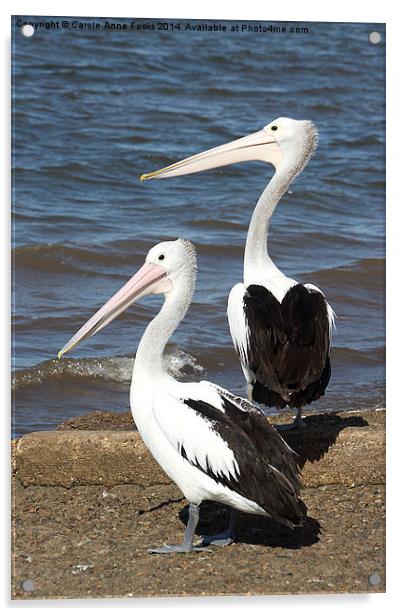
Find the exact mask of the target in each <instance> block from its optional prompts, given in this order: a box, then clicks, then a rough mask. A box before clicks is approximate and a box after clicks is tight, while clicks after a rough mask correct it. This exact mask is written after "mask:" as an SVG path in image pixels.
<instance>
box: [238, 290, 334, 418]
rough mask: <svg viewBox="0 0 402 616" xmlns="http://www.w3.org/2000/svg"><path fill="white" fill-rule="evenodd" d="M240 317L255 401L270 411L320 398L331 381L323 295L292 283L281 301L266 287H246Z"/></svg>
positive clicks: (328, 327) (327, 315)
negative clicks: (246, 330)
mask: <svg viewBox="0 0 402 616" xmlns="http://www.w3.org/2000/svg"><path fill="white" fill-rule="evenodd" d="M244 313H245V318H246V321H247V324H248V327H249V337H248V348H247V359H248V367H249V370H251V372H252V373H253V374H254V375H255V379H256V381H257V384H256V386H255V387H254V390H253V397H254V399H255V400H257V401H260V402H264V403H266V404H268V405H270V406H279V407H283V406H285V405H286V404H289V405H290V406H302V405H304V404H307V403H309V402H312V401H313V400H316V399H317V398H319V397H320V396H321V395H323V393H324V391H325V388H326V386H327V384H328V381H329V376H330V361H329V347H330V338H331V325H332V322H331V316H332V311H331V314H330V312H329V310H328V305H327V302H326V301H325V298H324V296H323V294H322V293H321V292H320V291H319V290H318V289H316V288H313V287H311V286H310V287H305V286H303V285H301V284H296V285H295V286H293V287H291V288H290V289H289V291H288V292H287V293H286V294H285V296H284V298H283V300H282V302H279V301H278V300H277V299H276V298H275V297H274V295H273V294H272V293H271V292H270V291H269V290H268V289H266V288H265V287H263V286H261V285H250V286H249V287H248V288H247V293H246V294H245V296H244ZM263 388H266V392H264V391H263Z"/></svg>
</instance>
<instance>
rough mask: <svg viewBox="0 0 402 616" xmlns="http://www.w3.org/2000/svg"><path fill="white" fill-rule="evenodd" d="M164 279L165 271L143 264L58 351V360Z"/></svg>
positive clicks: (155, 266)
mask: <svg viewBox="0 0 402 616" xmlns="http://www.w3.org/2000/svg"><path fill="white" fill-rule="evenodd" d="M163 278H166V270H165V269H164V268H163V267H161V266H159V265H153V264H151V263H144V265H143V266H142V267H141V269H140V270H139V271H138V272H137V273H136V274H135V275H134V276H133V277H132V278H130V280H129V281H128V282H126V284H125V285H124V286H123V287H122V288H121V289H120V291H117V293H115V295H113V297H111V298H110V299H109V301H108V302H106V304H105V305H104V306H102V308H100V309H99V310H98V312H96V313H95V314H94V315H93V316H92V317H91V318H90V319H89V320H88V321H87V322H86V323H85V325H83V326H82V327H81V329H80V330H79V331H78V332H77V333H76V334H75V335H74V336H73V337H72V338H70V340H69V341H68V342H67V344H65V345H64V347H63V348H62V349H61V351H59V353H58V358H59V359H61V357H62V356H63V355H64V354H65V353H67V351H71V349H73V348H74V347H75V346H77V344H78V343H79V342H82V341H83V340H85V339H86V338H89V337H90V336H93V335H94V334H96V333H97V332H99V331H100V330H101V329H103V328H104V327H105V326H106V325H107V324H108V323H110V321H113V319H115V318H116V317H117V316H118V315H119V314H121V313H122V312H124V310H126V308H128V307H129V306H130V305H131V304H132V303H134V302H135V301H136V300H138V299H140V297H143V296H144V295H149V294H150V293H153V292H154V291H156V288H157V286H158V283H159V282H160V281H161V280H162V279H163Z"/></svg>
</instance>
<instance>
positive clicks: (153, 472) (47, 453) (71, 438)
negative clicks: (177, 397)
mask: <svg viewBox="0 0 402 616" xmlns="http://www.w3.org/2000/svg"><path fill="white" fill-rule="evenodd" d="M105 415H106V416H107V414H105ZM122 421H127V418H125V419H123V420H122ZM307 422H308V427H307V428H305V429H304V430H297V431H291V432H288V433H283V436H284V438H285V440H287V442H288V443H289V445H290V446H291V447H293V449H294V450H295V451H296V452H297V453H298V454H299V456H300V464H301V466H302V467H303V483H304V486H305V487H306V488H309V487H319V486H323V485H344V486H349V487H353V486H355V485H362V484H381V483H384V481H385V434H384V427H385V414H384V412H382V411H377V412H373V411H371V412H366V413H364V412H362V413H361V414H359V415H357V414H347V413H344V414H341V415H324V416H321V417H320V416H312V417H308V418H307ZM105 425H108V426H109V425H110V422H109V423H108V421H107V420H106V419H105ZM98 427H99V423H98ZM318 461H319V463H318V464H317V462H318ZM13 467H14V471H15V473H16V476H17V478H18V479H19V481H20V482H21V483H22V485H23V486H25V487H26V486H29V485H36V486H39V485H40V486H61V487H65V488H69V487H72V486H74V485H103V486H106V487H112V486H115V485H120V484H133V485H137V486H139V487H148V486H153V485H160V484H169V483H170V480H169V479H168V477H167V476H166V475H165V474H164V472H163V471H162V470H161V468H160V467H159V465H158V464H157V463H156V462H155V461H154V460H153V458H152V456H151V455H150V454H149V452H148V450H147V449H146V447H145V445H144V444H143V442H142V440H141V438H140V436H139V434H138V432H136V431H129V430H127V429H126V430H124V429H123V430H121V429H120V430H119V429H114V430H108V429H107V430H99V429H98V430H94V429H84V430H83V429H77V428H76V427H75V426H74V429H72V430H68V429H64V430H62V431H55V432H33V433H31V434H27V435H26V436H23V437H22V438H20V439H19V440H17V441H16V442H15V443H14V448H13Z"/></svg>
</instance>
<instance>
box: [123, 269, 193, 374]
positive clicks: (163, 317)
mask: <svg viewBox="0 0 402 616" xmlns="http://www.w3.org/2000/svg"><path fill="white" fill-rule="evenodd" d="M194 283H195V276H194V277H193V278H191V277H190V276H187V277H186V276H182V277H181V278H180V282H179V281H176V284H175V286H174V287H173V289H172V291H169V292H168V293H166V295H165V301H164V303H163V306H162V308H161V310H160V311H159V313H158V314H157V315H156V317H155V318H154V319H153V320H152V321H151V323H150V324H149V325H148V327H147V328H146V330H145V332H144V334H143V336H142V338H141V341H140V343H139V345H138V349H137V354H136V357H135V362H134V368H133V378H132V385H134V384H135V383H138V382H141V381H142V380H143V378H144V377H151V378H155V377H158V376H161V375H163V374H165V373H166V367H165V362H164V358H163V352H164V350H165V347H166V345H167V343H168V342H169V339H170V337H171V335H172V334H173V332H174V331H175V330H176V328H177V327H178V325H179V324H180V323H181V321H182V320H183V318H184V316H185V314H186V312H187V310H188V307H189V305H190V303H191V299H192V295H193V290H194Z"/></svg>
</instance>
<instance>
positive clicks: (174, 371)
mask: <svg viewBox="0 0 402 616" xmlns="http://www.w3.org/2000/svg"><path fill="white" fill-rule="evenodd" d="M169 347H170V348H168V350H167V352H166V353H165V361H166V362H167V368H168V372H169V374H171V375H172V376H173V377H174V378H176V379H180V378H183V377H189V376H193V377H194V376H195V375H198V376H200V375H201V374H202V373H203V372H204V367H203V366H201V364H200V363H199V362H198V361H197V359H196V358H195V357H193V356H192V355H190V353H186V352H185V351H183V349H181V348H179V347H177V346H175V345H169ZM133 365H134V358H133V357H98V358H82V359H63V360H62V361H60V360H58V359H50V360H47V361H44V362H41V363H40V364H37V365H36V366H33V367H32V368H27V369H25V370H17V371H15V372H14V374H13V376H12V381H11V387H12V390H13V391H14V392H17V391H19V390H21V389H26V388H30V387H32V386H37V385H40V386H42V385H46V383H48V382H49V381H55V380H57V379H66V380H74V381H97V380H101V381H106V382H112V383H127V384H128V383H129V382H130V380H131V374H132V370H133Z"/></svg>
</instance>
